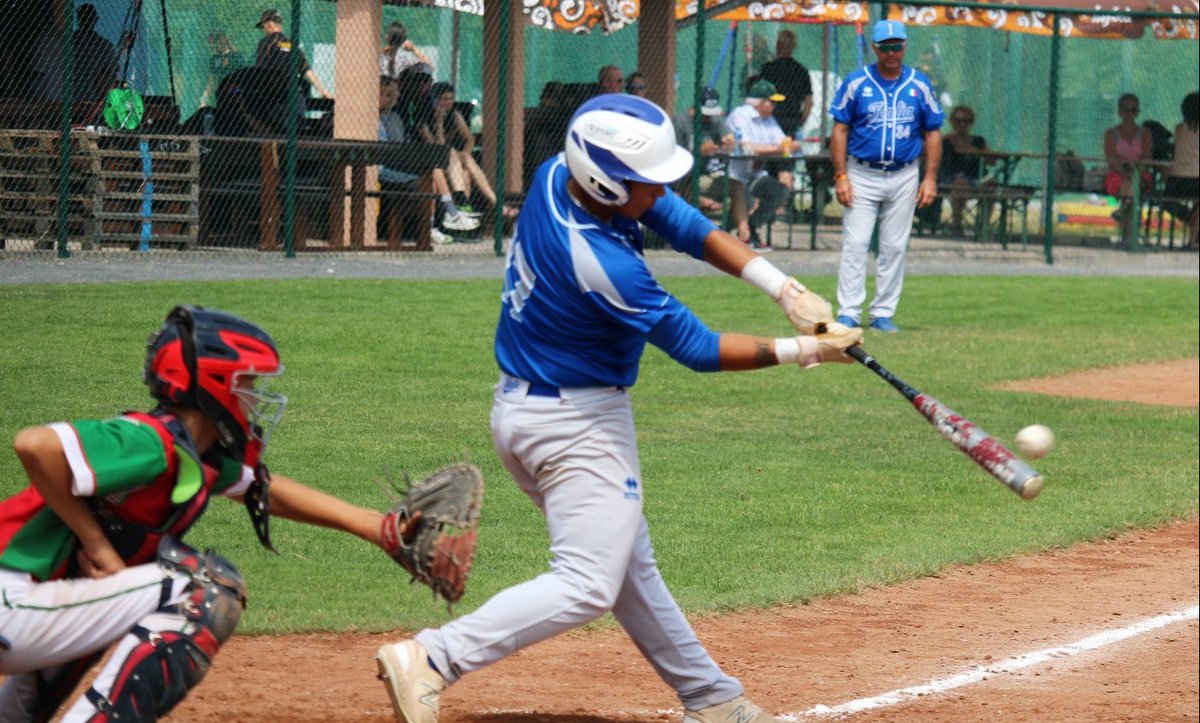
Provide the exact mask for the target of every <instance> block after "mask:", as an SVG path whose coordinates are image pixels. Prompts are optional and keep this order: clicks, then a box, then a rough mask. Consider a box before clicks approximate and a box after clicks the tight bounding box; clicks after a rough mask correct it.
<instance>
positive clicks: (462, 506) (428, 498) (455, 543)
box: [383, 464, 483, 603]
mask: <svg viewBox="0 0 1200 723" xmlns="http://www.w3.org/2000/svg"><path fill="white" fill-rule="evenodd" d="M384 476H385V478H386V479H387V481H388V483H389V484H390V485H391V486H392V488H393V489H395V490H396V491H397V492H399V493H400V494H401V497H400V498H399V499H398V500H395V503H394V504H393V505H392V508H391V509H390V510H389V511H388V512H387V513H386V514H385V515H384V516H383V549H384V550H385V551H387V553H388V554H389V555H391V557H392V559H393V560H395V561H396V562H397V563H399V564H400V566H401V567H403V568H404V569H405V570H407V571H408V572H409V574H411V575H412V579H413V580H420V581H421V582H423V583H425V584H426V585H428V586H429V587H430V588H432V589H433V592H434V594H435V595H439V596H441V597H442V598H444V599H445V600H446V602H447V603H455V602H458V601H459V600H460V599H461V598H462V596H463V592H465V591H466V586H467V575H469V574H470V572H471V562H472V560H473V559H474V557H475V528H476V527H477V526H478V525H479V510H480V508H481V507H482V505H483V475H481V474H480V473H479V470H478V469H476V468H475V466H474V465H470V464H452V465H450V466H448V467H443V468H442V469H439V470H438V471H437V472H434V473H433V474H431V475H430V476H429V477H426V478H425V479H424V480H421V481H420V482H417V483H416V484H413V483H412V482H411V481H410V480H409V479H408V477H407V475H406V476H405V478H404V481H405V488H404V489H400V488H399V487H397V486H396V485H395V483H393V482H392V480H391V478H390V477H387V474H386V472H385V473H384ZM402 525H403V526H404V527H405V528H406V529H405V531H404V534H403V535H401V527H402Z"/></svg>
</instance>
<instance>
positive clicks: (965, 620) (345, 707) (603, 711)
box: [171, 360, 1200, 723]
mask: <svg viewBox="0 0 1200 723" xmlns="http://www.w3.org/2000/svg"><path fill="white" fill-rule="evenodd" d="M1164 380H1166V381H1164ZM1196 386H1197V363H1196V361H1195V360H1190V361H1188V362H1185V363H1181V364H1172V365H1168V366H1163V365H1148V366H1147V367H1130V368H1123V369H1117V370H1111V369H1110V370H1099V371H1098V372H1095V373H1093V376H1091V377H1081V376H1080V375H1072V376H1071V377H1068V378H1063V379H1058V380H1034V381H1031V382H1028V383H1022V385H1020V386H1019V387H1018V386H1014V387H1012V388H1020V389H1023V390H1025V391H1035V392H1041V393H1051V394H1065V395H1075V396H1088V397H1096V396H1097V395H1098V394H1099V393H1098V392H1097V390H1107V391H1108V395H1107V396H1105V397H1104V398H1109V399H1117V400H1123V401H1136V402H1143V403H1150V404H1155V403H1159V404H1179V403H1181V402H1180V400H1181V399H1183V400H1185V401H1184V402H1183V403H1186V404H1188V405H1192V406H1194V405H1196V404H1197V401H1196V396H1197V395H1196ZM1189 394H1190V397H1189V396H1187V395H1189ZM1186 400H1190V401H1186ZM1198 537H1200V533H1198V523H1197V519H1191V520H1189V521H1186V522H1179V523H1176V524H1172V525H1168V526H1166V527H1163V528H1160V529H1157V530H1152V531H1145V532H1143V531H1138V532H1131V533H1129V534H1127V535H1124V536H1120V537H1118V538H1116V539H1112V540H1104V541H1100V542H1093V543H1088V544H1083V545H1079V546H1076V547H1073V548H1071V549H1067V550H1060V551H1052V552H1047V553H1044V554H1041V555H1035V556H1030V557H1022V558H1017V559H1012V560H1007V561H1004V562H1000V563H995V564H985V565H976V566H972V567H961V568H955V569H951V570H948V571H946V572H945V573H943V574H940V575H937V576H935V577H929V578H923V579H920V580H914V581H911V582H907V583H904V584H900V585H895V586H890V587H887V588H880V589H873V590H869V591H867V592H864V593H862V594H859V595H854V596H850V597H843V598H836V599H829V600H821V601H817V602H815V603H813V604H812V605H808V606H803V607H782V608H775V609H771V610H766V611H754V612H745V613H739V614H735V615H726V616H720V617H711V618H701V619H696V620H694V621H693V624H694V626H695V628H696V631H697V633H698V634H699V636H700V639H701V640H703V641H704V643H705V645H706V647H707V648H708V650H709V651H710V652H711V653H712V654H713V656H714V657H715V658H716V659H717V661H718V662H719V663H720V664H721V666H722V668H724V669H725V670H726V671H727V672H729V673H731V674H733V675H735V676H737V677H738V678H739V679H741V681H742V683H743V684H744V685H745V686H746V690H747V693H748V694H749V695H750V696H751V697H752V698H753V699H754V700H756V701H757V702H758V703H759V704H760V705H762V706H764V707H765V708H766V709H768V710H769V711H772V712H775V713H776V714H779V715H783V716H785V717H788V718H793V719H797V720H807V719H810V718H820V717H824V716H821V715H819V711H820V709H818V708H817V707H818V706H829V707H833V706H838V705H841V704H845V703H848V702H850V701H858V700H861V699H864V698H871V697H874V696H880V695H881V694H885V693H888V692H890V691H896V690H899V689H904V688H910V687H913V686H921V685H926V684H929V683H931V682H937V681H940V682H945V681H946V680H947V679H949V678H951V677H952V676H955V675H958V674H961V673H964V672H966V671H968V670H970V669H972V668H975V667H976V666H985V667H986V666H999V665H1000V664H1001V663H1002V661H1007V660H1009V659H1012V658H1014V657H1016V656H1023V655H1029V654H1032V653H1037V652H1039V651H1046V650H1049V649H1056V648H1061V647H1062V646H1069V645H1073V644H1075V643H1077V642H1078V641H1080V640H1083V639H1085V638H1089V636H1094V635H1097V634H1099V633H1104V632H1106V631H1112V630H1119V629H1128V628H1129V627H1130V626H1135V625H1137V624H1138V623H1140V622H1142V621H1144V620H1146V619H1150V618H1153V617H1155V616H1161V615H1165V614H1169V613H1175V612H1179V611H1185V610H1188V609H1190V608H1193V607H1194V606H1195V605H1196V604H1197V599H1198V595H1200V569H1198V563H1197V559H1198V557H1197V556H1198V550H1200V539H1198ZM1184 618H1185V619H1183V620H1182V621H1179V622H1174V623H1171V624H1169V625H1165V626H1163V627H1160V628H1157V629H1154V630H1151V631H1148V632H1143V633H1141V634H1138V635H1133V636H1131V637H1129V638H1127V639H1125V640H1123V641H1120V642H1116V643H1113V644H1109V645H1104V646H1103V647H1098V648H1096V649H1092V650H1088V651H1086V652H1081V653H1079V654H1078V655H1065V654H1061V652H1060V654H1057V655H1052V656H1049V658H1050V659H1048V660H1046V661H1045V662H1041V663H1037V664H1030V665H1028V666H1027V667H1023V668H1022V669H1020V670H1017V671H1015V672H996V673H995V674H992V675H988V676H986V677H985V678H984V679H983V680H981V681H979V682H975V683H973V684H970V685H963V686H961V687H954V688H950V689H945V688H946V686H944V685H943V686H940V687H941V688H942V692H937V693H931V694H928V695H923V696H918V697H914V698H911V699H909V700H906V701H904V702H900V703H897V704H887V705H884V704H882V703H881V704H879V705H876V706H875V707H868V708H866V709H865V710H863V712H859V713H857V714H855V715H853V716H852V718H853V719H854V720H870V721H928V722H931V723H937V722H940V721H975V720H983V719H992V720H1004V721H1006V722H1012V721H1017V722H1022V721H1044V720H1055V721H1097V720H1108V721H1165V720H1192V721H1195V720H1196V719H1197V716H1198V701H1200V686H1198V684H1197V677H1198V671H1200V660H1198V644H1197V641H1198V639H1200V625H1198V623H1197V620H1196V617H1195V615H1194V614H1192V613H1188V614H1185V615H1184ZM409 634H410V633H408V632H397V633H395V634H392V635H366V634H346V635H304V636H292V637H267V636H263V637H246V636H236V637H235V638H234V639H233V640H232V641H230V643H229V645H227V646H226V648H225V649H224V650H222V652H221V655H220V657H219V658H218V659H217V662H216V665H215V666H214V668H213V670H212V671H211V672H210V673H209V676H208V678H207V679H206V680H205V681H204V683H203V684H202V685H201V686H200V687H199V688H198V689H197V690H196V691H195V692H194V693H193V694H192V695H191V696H189V698H188V699H187V701H185V702H184V703H183V704H182V705H181V706H180V707H179V708H178V709H177V710H176V712H175V713H174V714H173V715H172V716H171V720H175V721H202V722H209V721H211V722H214V723H215V722H216V721H314V722H315V721H389V720H391V719H392V717H391V707H390V704H389V703H388V699H387V695H386V693H385V692H384V689H383V686H382V684H381V683H379V682H377V681H376V680H375V679H374V672H375V671H374V664H373V661H372V657H373V655H374V652H375V649H376V648H377V647H378V646H379V645H381V644H383V643H385V642H390V641H393V640H396V639H399V638H401V637H407V636H408V635H409ZM864 705H865V704H864ZM442 709H443V716H442V718H443V720H445V721H447V722H450V723H454V722H459V721H478V722H481V723H505V722H508V721H553V722H555V723H593V722H596V721H668V720H677V719H678V718H679V716H680V714H681V710H680V709H679V704H678V701H677V700H675V699H674V697H673V696H672V694H671V693H670V691H669V690H668V689H667V688H666V686H664V685H663V684H662V683H661V682H660V681H659V680H658V678H657V677H656V676H655V674H654V672H653V671H652V670H651V669H650V668H649V666H648V665H647V664H646V663H645V661H644V660H643V659H642V658H641V657H640V655H639V654H638V652H637V650H636V649H635V648H634V647H633V645H632V644H631V643H630V642H629V640H628V639H627V638H626V637H625V636H624V634H623V633H622V632H621V631H619V630H614V629H596V630H587V631H576V632H573V633H569V634H566V635H562V636H560V637H558V638H555V639H552V640H549V641H547V642H544V643H542V644H539V645H536V646H533V647H532V648H529V649H527V650H524V651H522V652H520V653H519V654H517V655H515V656H513V657H512V658H510V659H507V660H505V661H503V662H501V663H498V664H497V665H495V666H492V667H491V668H488V669H487V670H484V671H480V672H479V673H476V674H473V675H471V676H468V677H467V678H465V679H463V681H462V682H461V683H459V684H458V685H455V686H454V687H452V688H450V689H449V690H447V691H446V693H444V694H443V696H442Z"/></svg>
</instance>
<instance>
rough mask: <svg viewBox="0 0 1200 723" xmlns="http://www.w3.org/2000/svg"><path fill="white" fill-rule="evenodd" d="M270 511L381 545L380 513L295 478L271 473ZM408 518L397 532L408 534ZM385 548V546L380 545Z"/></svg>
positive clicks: (381, 517)
mask: <svg viewBox="0 0 1200 723" xmlns="http://www.w3.org/2000/svg"><path fill="white" fill-rule="evenodd" d="M270 489H271V491H270V505H271V514H272V515H277V516H279V517H283V518H285V519H288V520H292V521H294V522H302V523H304V524H306V525H315V526H317V527H329V528H331V529H334V530H341V531H342V532H349V533H350V534H352V535H355V536H357V537H361V538H362V539H364V540H366V541H367V542H370V543H372V544H374V545H377V546H379V547H381V548H384V540H383V533H382V525H383V517H384V515H383V513H382V512H377V511H375V510H369V509H366V508H365V507H359V506H358V505H352V504H350V503H349V502H346V501H345V500H341V499H338V498H337V497H333V496H332V495H327V494H325V493H324V492H320V491H318V490H315V489H313V488H312V487H309V486H307V485H303V484H301V483H299V482H297V481H296V480H293V479H290V478H288V477H284V476H282V475H278V474H275V473H274V472H272V473H271V488H270ZM411 523H412V520H403V521H402V522H401V523H400V526H399V532H400V534H401V535H403V536H411V534H412V532H411V530H409V526H410V524H411ZM384 549H385V551H386V548H384Z"/></svg>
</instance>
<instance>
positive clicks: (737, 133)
mask: <svg viewBox="0 0 1200 723" xmlns="http://www.w3.org/2000/svg"><path fill="white" fill-rule="evenodd" d="M733 143H734V146H733V148H734V153H736V154H738V155H743V156H753V155H754V149H753V148H752V147H751V145H750V142H749V141H746V142H744V143H743V142H742V131H741V129H740V128H734V129H733Z"/></svg>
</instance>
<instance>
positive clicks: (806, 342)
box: [775, 336, 821, 369]
mask: <svg viewBox="0 0 1200 723" xmlns="http://www.w3.org/2000/svg"><path fill="white" fill-rule="evenodd" d="M819 351H820V345H819V344H818V343H817V338H816V337H815V336H792V337H781V338H778V339H776V340H775V359H776V360H777V361H778V362H779V363H780V364H799V365H800V366H802V367H804V368H805V369H808V368H809V367H815V366H816V365H818V364H820V363H821V359H820V357H819V356H818V352H819Z"/></svg>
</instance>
